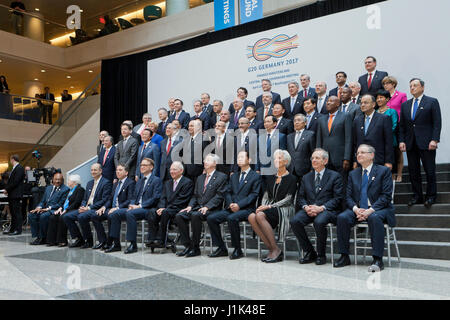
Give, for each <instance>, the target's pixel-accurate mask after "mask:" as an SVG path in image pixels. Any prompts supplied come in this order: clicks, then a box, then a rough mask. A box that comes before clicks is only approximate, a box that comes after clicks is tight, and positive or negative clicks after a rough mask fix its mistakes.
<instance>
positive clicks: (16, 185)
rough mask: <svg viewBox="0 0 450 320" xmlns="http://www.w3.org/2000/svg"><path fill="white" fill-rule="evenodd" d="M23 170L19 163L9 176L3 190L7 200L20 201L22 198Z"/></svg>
mask: <svg viewBox="0 0 450 320" xmlns="http://www.w3.org/2000/svg"><path fill="white" fill-rule="evenodd" d="M24 179H25V170H24V168H23V167H22V165H21V164H20V163H19V164H18V165H17V166H16V167H15V168H14V169H13V170H12V171H11V173H10V174H9V179H8V183H7V184H6V187H5V190H6V191H7V192H8V198H9V199H21V198H22V197H23V188H24Z"/></svg>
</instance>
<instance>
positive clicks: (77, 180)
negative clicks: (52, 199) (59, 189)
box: [69, 174, 81, 184]
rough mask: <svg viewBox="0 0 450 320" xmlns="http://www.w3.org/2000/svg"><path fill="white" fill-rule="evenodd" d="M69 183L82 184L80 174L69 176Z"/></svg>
mask: <svg viewBox="0 0 450 320" xmlns="http://www.w3.org/2000/svg"><path fill="white" fill-rule="evenodd" d="M69 181H72V182H75V183H76V184H81V177H80V175H79V174H71V175H70V176H69Z"/></svg>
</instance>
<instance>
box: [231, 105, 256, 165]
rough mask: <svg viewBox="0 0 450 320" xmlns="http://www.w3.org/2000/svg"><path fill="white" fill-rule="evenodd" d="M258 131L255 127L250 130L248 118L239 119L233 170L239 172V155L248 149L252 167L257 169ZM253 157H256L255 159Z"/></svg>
mask: <svg viewBox="0 0 450 320" xmlns="http://www.w3.org/2000/svg"><path fill="white" fill-rule="evenodd" d="M249 109H251V110H254V108H253V107H252V106H250V107H248V108H247V110H249ZM257 144H258V132H257V131H255V129H252V130H250V121H249V120H248V119H247V118H241V119H239V130H236V131H235V137H234V161H233V162H234V163H233V165H232V171H233V172H237V171H238V170H239V166H238V164H237V156H238V154H239V152H241V151H247V153H248V156H249V158H250V159H251V162H253V163H252V164H251V165H250V167H251V168H252V169H253V170H255V168H256V166H255V164H256V160H257V159H258V155H257V152H258V145H257ZM253 159H255V160H254V161H253Z"/></svg>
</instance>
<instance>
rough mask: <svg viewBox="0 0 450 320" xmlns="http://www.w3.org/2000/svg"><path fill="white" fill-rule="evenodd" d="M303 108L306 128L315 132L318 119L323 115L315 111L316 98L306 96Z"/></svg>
mask: <svg viewBox="0 0 450 320" xmlns="http://www.w3.org/2000/svg"><path fill="white" fill-rule="evenodd" d="M303 109H305V113H306V114H305V118H306V128H305V129H306V130H309V131H312V132H314V133H316V132H317V126H318V121H319V119H320V118H321V117H322V116H323V115H322V114H321V113H319V112H317V100H316V99H314V98H306V100H305V101H304V102H303Z"/></svg>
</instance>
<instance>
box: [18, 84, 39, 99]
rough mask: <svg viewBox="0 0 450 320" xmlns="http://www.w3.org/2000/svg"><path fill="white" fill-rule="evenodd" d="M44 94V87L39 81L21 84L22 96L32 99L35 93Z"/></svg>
mask: <svg viewBox="0 0 450 320" xmlns="http://www.w3.org/2000/svg"><path fill="white" fill-rule="evenodd" d="M42 92H44V85H43V84H42V82H39V81H25V82H24V83H23V95H24V96H26V97H31V98H34V95H35V94H36V93H42Z"/></svg>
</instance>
